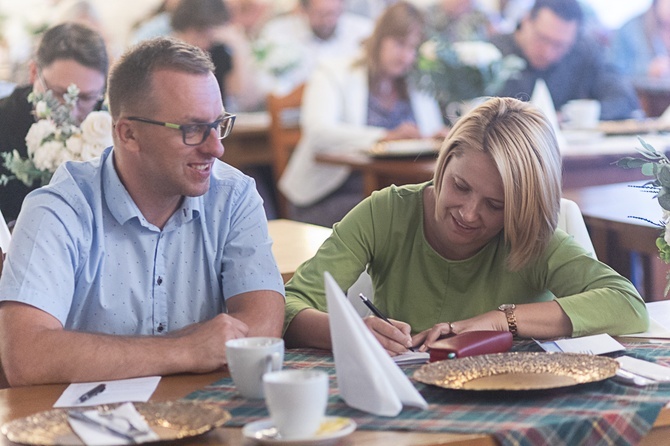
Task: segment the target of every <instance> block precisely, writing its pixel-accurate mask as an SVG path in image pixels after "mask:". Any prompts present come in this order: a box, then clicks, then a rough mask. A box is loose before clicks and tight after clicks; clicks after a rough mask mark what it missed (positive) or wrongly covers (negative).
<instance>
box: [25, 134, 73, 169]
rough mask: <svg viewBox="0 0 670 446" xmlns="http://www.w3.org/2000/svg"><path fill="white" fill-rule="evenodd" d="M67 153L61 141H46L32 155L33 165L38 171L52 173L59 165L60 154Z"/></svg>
mask: <svg viewBox="0 0 670 446" xmlns="http://www.w3.org/2000/svg"><path fill="white" fill-rule="evenodd" d="M64 152H67V150H65V147H64V146H63V143H62V142H61V141H56V140H53V141H48V142H45V143H44V144H42V145H41V146H40V147H39V148H38V149H37V150H35V153H34V154H33V164H35V167H37V168H38V169H40V170H48V171H49V172H54V171H55V170H56V168H57V167H58V166H59V165H60V160H61V157H62V154H63V153H64Z"/></svg>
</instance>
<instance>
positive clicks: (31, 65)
mask: <svg viewBox="0 0 670 446" xmlns="http://www.w3.org/2000/svg"><path fill="white" fill-rule="evenodd" d="M37 70H38V68H37V63H36V62H35V61H34V60H32V59H31V60H30V62H28V81H29V82H30V83H31V84H34V83H35V82H36V81H37Z"/></svg>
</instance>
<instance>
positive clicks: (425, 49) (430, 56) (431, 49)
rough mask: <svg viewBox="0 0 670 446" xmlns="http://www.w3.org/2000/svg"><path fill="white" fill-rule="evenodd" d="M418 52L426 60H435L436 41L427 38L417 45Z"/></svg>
mask: <svg viewBox="0 0 670 446" xmlns="http://www.w3.org/2000/svg"><path fill="white" fill-rule="evenodd" d="M419 54H420V55H421V57H423V58H424V59H426V60H430V61H431V62H432V61H436V60H437V42H436V41H434V40H427V41H425V42H423V43H422V44H421V46H420V47H419Z"/></svg>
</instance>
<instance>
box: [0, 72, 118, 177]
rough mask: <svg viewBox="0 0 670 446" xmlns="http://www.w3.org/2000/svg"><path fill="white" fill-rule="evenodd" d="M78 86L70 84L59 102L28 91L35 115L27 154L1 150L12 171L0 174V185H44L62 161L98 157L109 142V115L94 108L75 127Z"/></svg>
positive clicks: (28, 138) (53, 98) (52, 97)
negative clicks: (14, 180) (7, 174)
mask: <svg viewBox="0 0 670 446" xmlns="http://www.w3.org/2000/svg"><path fill="white" fill-rule="evenodd" d="M78 96H79V89H78V88H77V87H76V85H70V86H69V87H68V89H67V93H65V95H63V99H64V102H63V103H60V102H59V101H58V99H56V98H55V97H54V96H53V93H52V92H51V91H50V90H49V91H47V92H46V93H31V94H30V96H28V101H30V103H31V104H33V105H34V107H35V110H34V112H33V113H34V114H35V117H36V118H37V122H35V123H34V124H33V125H32V126H31V127H30V129H29V130H28V134H27V135H26V146H27V149H28V157H27V158H23V157H22V156H21V154H20V153H19V152H18V151H17V150H14V151H13V152H11V153H2V154H1V155H2V158H3V161H4V165H5V167H6V168H7V169H8V170H9V171H10V172H11V173H12V174H13V175H12V176H6V175H3V176H2V177H0V184H6V183H7V182H8V181H9V180H11V179H17V180H19V181H21V182H23V183H24V184H25V185H26V186H32V185H33V184H34V183H35V182H37V183H38V184H39V185H45V184H47V183H48V182H49V180H50V179H51V176H52V175H53V173H54V172H55V171H56V168H57V167H58V166H60V165H61V164H62V163H63V162H65V161H88V160H90V159H92V158H95V157H97V156H100V154H101V153H102V151H103V150H104V149H105V148H106V147H108V146H110V145H111V144H112V117H111V116H110V115H109V113H107V112H106V111H94V112H91V113H89V114H88V116H87V117H86V119H84V121H83V122H82V123H81V125H80V126H77V124H76V120H75V119H74V117H73V111H74V108H75V106H76V104H77V99H78Z"/></svg>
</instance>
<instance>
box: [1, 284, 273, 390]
mask: <svg viewBox="0 0 670 446" xmlns="http://www.w3.org/2000/svg"><path fill="white" fill-rule="evenodd" d="M227 305H228V311H229V312H230V314H219V315H218V316H216V317H214V318H213V319H211V320H209V321H206V322H201V323H198V324H193V325H191V326H189V327H186V328H184V329H183V330H179V331H177V332H174V333H172V334H170V335H167V336H143V337H129V336H111V335H103V334H93V333H83V332H76V331H70V330H65V329H63V326H62V325H61V323H60V322H59V321H58V320H57V319H56V318H54V317H53V316H51V315H50V314H48V313H46V312H44V311H42V310H39V309H37V308H35V307H33V306H30V305H26V304H23V303H19V302H4V303H2V304H0V358H1V359H2V365H3V368H4V371H5V374H6V375H7V379H8V381H9V383H10V384H11V385H12V386H18V385H30V384H45V383H57V382H58V383H60V382H84V381H98V380H105V379H122V378H130V377H137V376H150V375H169V374H174V373H183V372H195V373H206V372H210V371H213V370H217V369H219V368H221V367H222V366H223V365H225V363H226V351H225V342H226V341H227V340H228V339H233V338H239V337H244V336H279V335H280V334H281V327H282V323H283V315H284V299H283V297H282V296H281V294H279V293H276V292H274V291H256V292H250V293H244V294H241V295H238V296H234V297H232V298H230V299H229V300H228V302H227Z"/></svg>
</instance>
